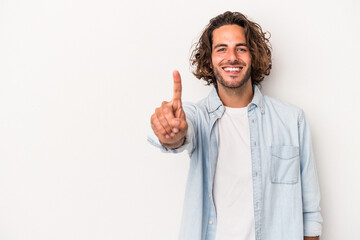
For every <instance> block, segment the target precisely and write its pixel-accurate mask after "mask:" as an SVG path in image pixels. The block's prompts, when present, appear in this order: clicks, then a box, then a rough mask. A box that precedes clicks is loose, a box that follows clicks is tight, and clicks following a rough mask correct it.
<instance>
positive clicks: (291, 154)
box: [270, 146, 300, 184]
mask: <svg viewBox="0 0 360 240" xmlns="http://www.w3.org/2000/svg"><path fill="white" fill-rule="evenodd" d="M299 175H300V157H299V148H298V147H294V146H272V147H271V175H270V177H271V182H272V183H287V184H294V183H297V182H298V180H299Z"/></svg>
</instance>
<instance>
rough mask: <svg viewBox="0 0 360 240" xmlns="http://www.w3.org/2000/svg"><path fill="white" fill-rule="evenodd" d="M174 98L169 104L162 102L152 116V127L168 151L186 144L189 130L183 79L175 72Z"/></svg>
mask: <svg viewBox="0 0 360 240" xmlns="http://www.w3.org/2000/svg"><path fill="white" fill-rule="evenodd" d="M173 79H174V96H173V99H172V100H171V101H169V102H166V101H164V102H162V104H161V106H160V107H158V108H156V109H155V113H154V114H153V115H152V116H151V127H152V130H153V132H154V134H155V135H156V137H157V138H158V140H159V142H160V144H161V145H162V146H163V147H165V148H167V149H176V148H179V147H181V146H182V145H183V144H184V143H185V136H186V133H187V130H188V124H187V122H186V118H185V113H184V110H183V108H182V102H181V92H182V86H181V77H180V74H179V72H178V71H174V72H173Z"/></svg>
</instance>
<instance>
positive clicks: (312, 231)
mask: <svg viewBox="0 0 360 240" xmlns="http://www.w3.org/2000/svg"><path fill="white" fill-rule="evenodd" d="M321 228H322V225H321V223H318V222H304V236H305V237H316V236H321Z"/></svg>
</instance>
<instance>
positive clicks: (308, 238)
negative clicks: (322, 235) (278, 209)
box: [304, 237, 319, 240]
mask: <svg viewBox="0 0 360 240" xmlns="http://www.w3.org/2000/svg"><path fill="white" fill-rule="evenodd" d="M304 240H319V237H304Z"/></svg>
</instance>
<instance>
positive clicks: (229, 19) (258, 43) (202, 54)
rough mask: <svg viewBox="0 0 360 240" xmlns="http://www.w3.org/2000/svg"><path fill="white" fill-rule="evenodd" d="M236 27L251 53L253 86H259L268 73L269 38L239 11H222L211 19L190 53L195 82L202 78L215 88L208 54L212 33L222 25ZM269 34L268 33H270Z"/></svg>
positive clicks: (269, 63) (269, 57)
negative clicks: (241, 31) (243, 35)
mask: <svg viewBox="0 0 360 240" xmlns="http://www.w3.org/2000/svg"><path fill="white" fill-rule="evenodd" d="M235 24H236V25H239V26H240V27H242V28H243V29H244V32H245V37H246V41H247V45H248V48H249V51H250V53H251V60H252V61H251V80H252V83H253V84H255V85H260V82H261V81H263V80H264V77H265V75H266V76H267V75H269V74H270V69H271V46H270V42H269V38H270V36H269V37H266V36H265V35H266V33H265V32H263V31H262V29H261V27H260V25H259V24H257V23H255V22H252V21H250V20H249V19H247V18H246V17H245V16H244V15H243V14H241V13H239V12H229V11H227V12H225V13H223V14H220V15H218V16H216V17H214V18H212V19H211V20H210V22H209V24H208V25H207V26H206V28H205V30H204V31H203V33H202V35H201V37H200V39H199V41H198V42H197V43H196V44H195V49H194V50H193V51H192V54H191V57H190V63H191V65H192V66H194V67H195V70H194V71H193V74H194V75H195V77H196V78H198V79H203V80H205V81H206V82H207V85H211V84H213V85H214V86H216V85H217V82H216V79H215V75H214V72H213V70H212V68H211V66H212V61H211V53H212V41H213V31H214V30H215V29H217V28H219V27H222V26H224V25H235ZM269 35H270V33H269Z"/></svg>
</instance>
